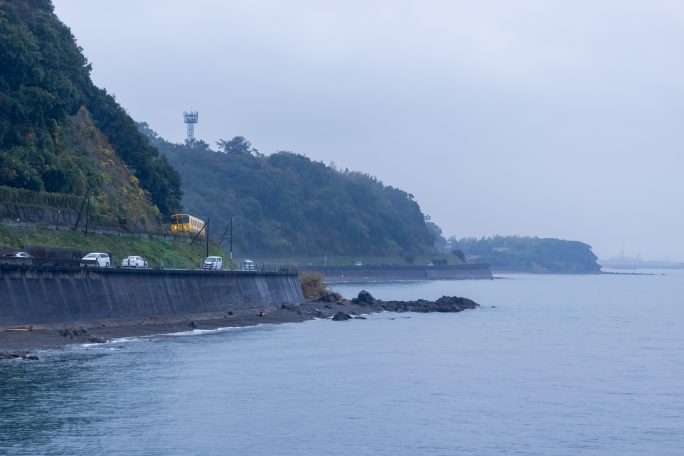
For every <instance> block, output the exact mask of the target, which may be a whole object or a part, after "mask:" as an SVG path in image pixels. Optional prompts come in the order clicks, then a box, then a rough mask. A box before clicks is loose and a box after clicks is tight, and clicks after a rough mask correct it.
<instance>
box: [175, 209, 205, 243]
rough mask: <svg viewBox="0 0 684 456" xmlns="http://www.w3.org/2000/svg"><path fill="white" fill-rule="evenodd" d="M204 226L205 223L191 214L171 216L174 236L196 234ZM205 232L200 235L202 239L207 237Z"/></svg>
mask: <svg viewBox="0 0 684 456" xmlns="http://www.w3.org/2000/svg"><path fill="white" fill-rule="evenodd" d="M203 226H204V221H203V220H200V219H198V218H197V217H193V216H192V215H190V214H173V215H172V216H171V232H172V233H173V234H183V233H188V234H196V233H199V231H200V230H201V229H202V227H203ZM205 232H206V231H205V230H203V231H202V232H201V233H200V237H201V238H203V237H204V235H205Z"/></svg>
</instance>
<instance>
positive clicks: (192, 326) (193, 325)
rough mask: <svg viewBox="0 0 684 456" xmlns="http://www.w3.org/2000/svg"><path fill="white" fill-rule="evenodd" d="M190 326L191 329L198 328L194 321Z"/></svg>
mask: <svg viewBox="0 0 684 456" xmlns="http://www.w3.org/2000/svg"><path fill="white" fill-rule="evenodd" d="M188 326H190V327H191V328H197V323H195V321H194V320H193V321H191V322H190V324H189V325H188Z"/></svg>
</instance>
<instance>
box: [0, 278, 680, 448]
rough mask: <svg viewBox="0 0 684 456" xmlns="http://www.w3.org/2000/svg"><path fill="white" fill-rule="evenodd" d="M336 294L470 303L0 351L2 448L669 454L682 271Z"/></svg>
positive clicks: (674, 440) (674, 435)
mask: <svg viewBox="0 0 684 456" xmlns="http://www.w3.org/2000/svg"><path fill="white" fill-rule="evenodd" d="M335 288H336V289H337V290H339V291H340V292H342V293H343V294H344V295H346V296H349V297H351V296H353V295H355V294H356V293H357V292H358V291H359V290H360V289H367V290H369V291H370V292H371V293H372V294H373V295H375V296H376V297H379V298H381V299H416V298H427V299H435V298H437V297H439V296H441V295H459V296H466V297H470V298H472V299H474V300H476V301H477V302H479V303H480V304H481V305H482V308H480V309H477V310H472V311H464V312H461V313H456V314H415V313H382V314H375V315H371V316H369V317H368V319H367V320H350V321H344V322H333V321H326V320H318V321H309V322H305V323H301V324H284V325H264V326H259V327H254V328H240V329H227V330H223V331H213V332H209V333H201V332H200V333H197V332H192V333H186V334H183V335H173V336H171V335H167V336H155V337H149V338H140V339H125V340H119V341H115V342H113V343H108V344H104V345H87V346H78V347H72V348H69V349H66V350H58V351H51V352H44V353H40V356H41V359H40V360H39V361H33V362H30V361H11V362H3V363H0V453H1V454H11V455H42V454H45V455H47V454H49V455H75V454H103V455H105V454H106V455H195V454H196V455H225V454H249V455H407V456H408V455H411V456H413V455H509V454H515V455H682V454H684V274H683V273H682V271H665V272H664V273H663V274H660V273H659V274H656V275H599V276H573V275H567V276H565V275H564V276H554V275H509V276H505V277H504V278H501V279H497V280H491V281H489V280H486V281H439V282H407V283H395V284H344V285H337V286H335Z"/></svg>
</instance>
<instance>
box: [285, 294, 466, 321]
mask: <svg viewBox="0 0 684 456" xmlns="http://www.w3.org/2000/svg"><path fill="white" fill-rule="evenodd" d="M316 304H322V305H323V308H324V309H331V308H332V305H331V304H337V305H338V306H349V307H350V310H348V312H345V311H344V310H338V311H337V312H335V313H333V314H331V315H329V314H326V312H325V310H324V309H320V308H319V307H316V306H315V305H316ZM352 306H354V309H357V310H359V312H358V313H371V312H382V311H388V312H421V313H427V312H460V311H462V310H466V309H475V308H477V307H479V305H478V304H477V303H476V302H475V301H472V300H470V299H468V298H462V297H458V296H442V297H441V298H439V299H437V300H436V301H428V300H426V299H418V300H416V301H382V300H380V299H376V298H374V297H373V295H371V294H370V293H369V292H368V291H366V290H362V291H361V292H359V294H358V296H357V297H356V298H353V299H352V300H346V299H344V298H342V296H340V294H339V293H335V292H331V291H329V292H327V293H326V294H324V295H323V296H321V297H320V298H318V299H316V300H314V301H310V303H309V304H308V305H304V306H299V305H292V304H287V305H283V307H282V308H283V309H287V310H292V311H296V312H297V313H299V314H309V315H311V316H312V317H315V318H331V319H332V320H333V321H345V320H350V319H353V318H363V317H360V316H358V315H356V314H357V312H355V311H351V308H352Z"/></svg>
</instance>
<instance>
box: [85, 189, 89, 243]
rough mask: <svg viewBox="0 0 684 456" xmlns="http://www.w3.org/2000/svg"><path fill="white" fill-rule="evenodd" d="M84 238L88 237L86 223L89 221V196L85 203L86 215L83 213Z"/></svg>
mask: <svg viewBox="0 0 684 456" xmlns="http://www.w3.org/2000/svg"><path fill="white" fill-rule="evenodd" d="M85 219H86V221H85V237H88V221H89V220H90V195H88V199H87V201H86V213H85Z"/></svg>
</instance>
